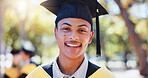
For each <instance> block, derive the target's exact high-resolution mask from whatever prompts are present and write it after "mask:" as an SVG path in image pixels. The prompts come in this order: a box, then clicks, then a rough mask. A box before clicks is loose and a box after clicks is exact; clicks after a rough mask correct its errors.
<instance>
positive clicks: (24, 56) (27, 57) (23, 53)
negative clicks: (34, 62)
mask: <svg viewBox="0 0 148 78" xmlns="http://www.w3.org/2000/svg"><path fill="white" fill-rule="evenodd" d="M20 54H21V56H22V60H23V61H26V60H28V59H30V55H28V54H26V53H25V52H23V51H21V52H20Z"/></svg>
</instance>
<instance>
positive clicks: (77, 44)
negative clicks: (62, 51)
mask: <svg viewBox="0 0 148 78" xmlns="http://www.w3.org/2000/svg"><path fill="white" fill-rule="evenodd" d="M65 45H66V46H68V47H73V48H75V47H81V46H82V45H81V44H80V43H75V42H74V43H73V42H70V43H69V42H66V43H65Z"/></svg>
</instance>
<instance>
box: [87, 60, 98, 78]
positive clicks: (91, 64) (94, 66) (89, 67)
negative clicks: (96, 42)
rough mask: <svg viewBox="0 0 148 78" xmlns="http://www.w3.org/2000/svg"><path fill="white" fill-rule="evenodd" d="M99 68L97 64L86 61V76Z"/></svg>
mask: <svg viewBox="0 0 148 78" xmlns="http://www.w3.org/2000/svg"><path fill="white" fill-rule="evenodd" d="M99 68H100V67H99V66H97V65H95V64H93V63H91V62H90V61H88V69H87V74H86V77H87V78H88V77H89V76H90V75H92V74H93V73H94V72H96V71H97V70H98V69H99Z"/></svg>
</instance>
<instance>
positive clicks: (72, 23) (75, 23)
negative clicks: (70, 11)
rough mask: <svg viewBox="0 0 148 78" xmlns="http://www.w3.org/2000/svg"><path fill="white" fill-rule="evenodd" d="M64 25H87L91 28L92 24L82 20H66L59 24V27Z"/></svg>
mask: <svg viewBox="0 0 148 78" xmlns="http://www.w3.org/2000/svg"><path fill="white" fill-rule="evenodd" d="M63 23H68V24H70V25H71V26H79V25H87V26H88V27H89V28H91V24H90V23H89V22H88V21H86V20H84V19H81V18H64V19H62V20H60V21H59V22H58V27H59V26H61V25H63Z"/></svg>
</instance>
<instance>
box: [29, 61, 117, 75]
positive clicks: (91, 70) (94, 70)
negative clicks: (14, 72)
mask: <svg viewBox="0 0 148 78" xmlns="http://www.w3.org/2000/svg"><path fill="white" fill-rule="evenodd" d="M52 67H53V64H50V65H46V66H43V67H41V66H38V68H37V69H35V70H34V71H33V72H31V73H30V74H29V75H28V76H27V77H26V78H37V77H38V78H53V72H52ZM86 78H115V77H114V75H113V74H112V73H111V72H110V71H109V70H108V69H107V68H106V67H99V66H96V65H95V64H93V63H91V62H89V61H88V69H87V74H86Z"/></svg>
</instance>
